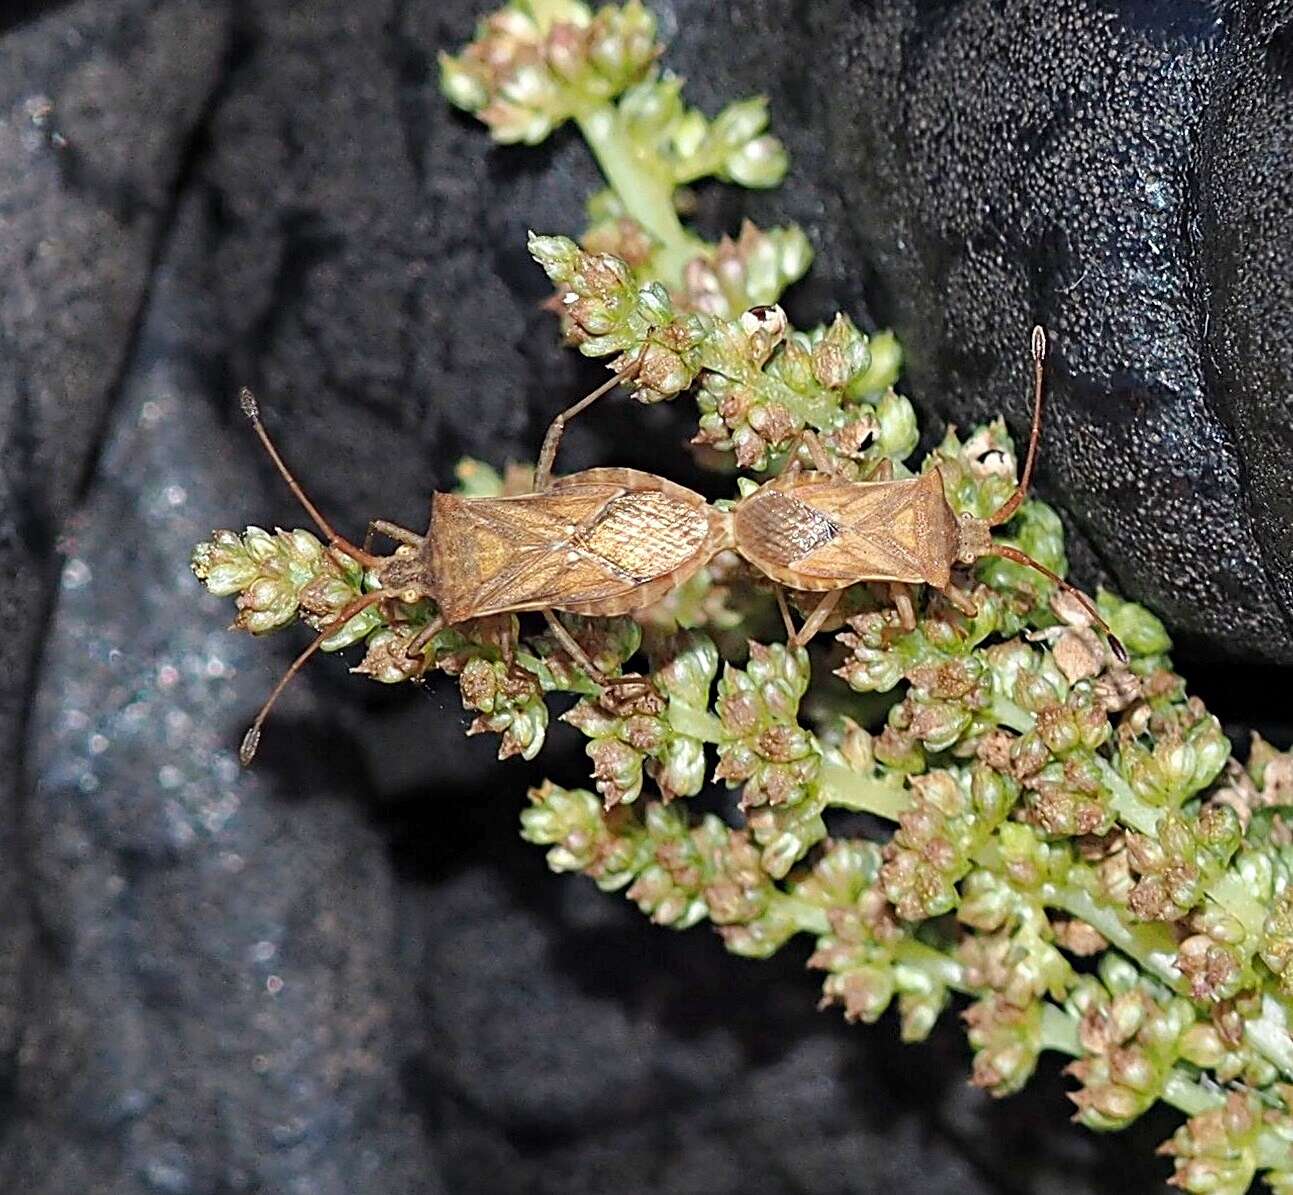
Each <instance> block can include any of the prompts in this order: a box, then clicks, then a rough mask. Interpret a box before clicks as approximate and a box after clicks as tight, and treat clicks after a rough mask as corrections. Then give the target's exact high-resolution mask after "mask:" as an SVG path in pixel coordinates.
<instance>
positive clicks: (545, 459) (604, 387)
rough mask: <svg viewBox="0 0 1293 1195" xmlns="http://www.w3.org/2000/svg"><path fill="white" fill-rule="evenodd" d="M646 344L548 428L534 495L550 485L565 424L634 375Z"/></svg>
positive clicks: (644, 351) (535, 477) (535, 471)
mask: <svg viewBox="0 0 1293 1195" xmlns="http://www.w3.org/2000/svg"><path fill="white" fill-rule="evenodd" d="M648 343H649V341H644V342H643V344H642V349H641V351H640V352H639V353H638V355H637V356H636V357H634V358H633V360H632V361H631V362H630V363H629V364H628V365H627V366H625V367H624V368H623V369H621V370H620V371H619V373H617V374H616V375H615V376H614V377H612V378H610V379H609V380H608V381H605V382H603V383H602V384H601V385H600V386H598V387H597V389H596V390H594V391H593V392H592V393H591V394H585V395H584V397H583V398H581V399H580V400H579V401H578V402H577V403H574V404H572V405H571V406H569V407H567V408H566V409H565V410H564V411H562V412H561V414H560V415H558V416H557V417H556V418H555V419H554V420H553V421H552V425H551V426H550V427H549V428H548V434H547V435H545V436H544V437H543V447H542V448H541V449H540V450H539V463H538V465H537V466H536V467H535V470H534V490H535V493H539V494H541V493H543V491H544V490H546V489H547V488H548V486H550V485H551V484H552V465H553V462H554V461H555V460H556V459H557V446H558V445H559V444H560V443H561V437H562V435H563V434H564V433H565V430H566V424H567V423H569V422H570V420H572V419H573V418H574V417H575V416H576V415H578V414H579V413H580V411H583V410H584V409H585V408H587V407H590V406H592V405H593V403H595V402H596V401H597V400H598V399H599V398H601V397H603V396H604V395H607V394H609V393H610V392H611V391H612V390H614V389H615V387H616V386H618V385H619V384H620V383H621V382H627V381H628V380H629V378H631V377H633V376H634V375H636V374H637V372H638V371H639V370H640V369H641V368H642V361H643V359H644V358H645V357H646V351H647V344H648Z"/></svg>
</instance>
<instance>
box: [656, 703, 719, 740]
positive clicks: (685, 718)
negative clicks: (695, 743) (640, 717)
mask: <svg viewBox="0 0 1293 1195" xmlns="http://www.w3.org/2000/svg"><path fill="white" fill-rule="evenodd" d="M666 717H667V719H668V721H669V725H670V726H671V727H672V728H673V729H674V730H676V731H677V732H678V733H679V734H685V735H686V736H687V737H688V738H691V739H700V741H701V742H702V743H721V742H722V741H723V724H722V722H720V721H719V720H718V719H717V718H716V717H715V716H714V715H713V714H711V713H710V712H709V711H708V710H702V709H698V708H697V707H696V706H694V705H683V703H682V702H680V701H671V702H669V712H668V714H667V715H666Z"/></svg>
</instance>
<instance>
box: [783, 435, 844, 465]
mask: <svg viewBox="0 0 1293 1195" xmlns="http://www.w3.org/2000/svg"><path fill="white" fill-rule="evenodd" d="M800 448H807V449H808V456H809V458H810V459H811V460H812V462H813V468H814V469H816V470H817V472H818V473H825V474H826V476H827V477H834V476H835V466H834V465H833V464H832V463H831V458H830V457H829V456H827V455H826V449H825V448H823V447H822V442H821V440H819V439H818V438H817V433H816V432H815V431H813V429H812V428H811V427H807V426H805V427H804V428H803V430H802V431H800V432H799V433H798V434H797V435H796V436H795V438H794V439H793V440H791V441H790V447H789V448H788V449H787V450H786V467H785V470H784V474H785V476H787V477H794V476H795V474H796V473H800V472H802V471H803V467H804V466H803V463H802V462H801V461H800V459H799V449H800Z"/></svg>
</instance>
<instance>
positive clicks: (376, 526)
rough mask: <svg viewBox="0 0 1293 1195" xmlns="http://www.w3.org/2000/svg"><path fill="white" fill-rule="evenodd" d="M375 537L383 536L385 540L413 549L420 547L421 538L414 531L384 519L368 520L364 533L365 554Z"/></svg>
mask: <svg viewBox="0 0 1293 1195" xmlns="http://www.w3.org/2000/svg"><path fill="white" fill-rule="evenodd" d="M375 535H384V536H386V538H387V539H393V540H394V541H395V542H396V543H397V544H408V545H409V546H410V547H414V548H420V547H421V546H422V536H420V535H418V533H417V532H416V531H410V530H409V529H408V528H407V527H401V526H400V525H399V524H398V523H391V522H388V521H387V520H386V519H369V521H368V530H367V531H366V532H365V533H364V551H365V552H367V551H368V550H369V549H370V548H371V547H372V545H373V536H375Z"/></svg>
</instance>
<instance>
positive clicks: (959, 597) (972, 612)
mask: <svg viewBox="0 0 1293 1195" xmlns="http://www.w3.org/2000/svg"><path fill="white" fill-rule="evenodd" d="M939 592H940V593H941V594H942V595H943V596H944V597H945V598H947V600H948V601H949V602H951V603H952V605H953V606H955V607H956V608H957V609H958V610H959V611H960V612H961V613H962V614H964V615H965V617H966V618H977V617H978V616H979V607H978V606H977V605H975V602H974V599H973V598H972V597H971V596H970V595H969V594H968V593H966V592H965V591H964V590H961V589H957V587H956V586H955V585H954V584H952V583H951V582H949V583H948V586H947V588H946V589H940V590H939Z"/></svg>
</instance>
